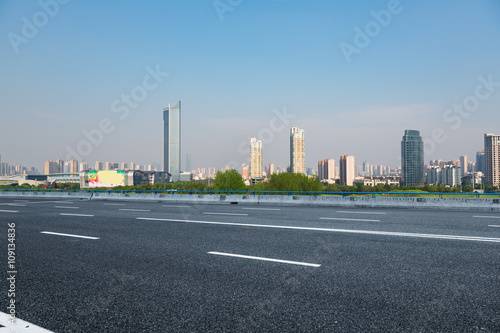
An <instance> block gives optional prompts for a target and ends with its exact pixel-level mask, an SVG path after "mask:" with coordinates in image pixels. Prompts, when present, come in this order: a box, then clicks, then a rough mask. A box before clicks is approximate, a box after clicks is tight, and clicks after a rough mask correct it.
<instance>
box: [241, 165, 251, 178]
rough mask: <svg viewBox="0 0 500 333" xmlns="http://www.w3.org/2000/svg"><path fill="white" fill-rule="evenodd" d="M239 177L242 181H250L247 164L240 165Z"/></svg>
mask: <svg viewBox="0 0 500 333" xmlns="http://www.w3.org/2000/svg"><path fill="white" fill-rule="evenodd" d="M241 171H242V172H241V176H242V177H243V180H249V179H250V170H249V167H248V164H242V165H241Z"/></svg>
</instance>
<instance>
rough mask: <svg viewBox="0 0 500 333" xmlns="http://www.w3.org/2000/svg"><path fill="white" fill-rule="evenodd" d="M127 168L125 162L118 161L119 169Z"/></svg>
mask: <svg viewBox="0 0 500 333" xmlns="http://www.w3.org/2000/svg"><path fill="white" fill-rule="evenodd" d="M127 169H128V165H127V163H125V162H121V163H120V170H127Z"/></svg>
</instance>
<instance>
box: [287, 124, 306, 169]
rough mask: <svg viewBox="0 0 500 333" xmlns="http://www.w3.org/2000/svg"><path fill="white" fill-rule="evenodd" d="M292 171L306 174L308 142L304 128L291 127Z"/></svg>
mask: <svg viewBox="0 0 500 333" xmlns="http://www.w3.org/2000/svg"><path fill="white" fill-rule="evenodd" d="M290 172H291V173H302V174H306V144H305V134H304V130H303V129H300V128H297V127H292V128H290Z"/></svg>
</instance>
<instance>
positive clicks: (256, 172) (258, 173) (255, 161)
mask: <svg viewBox="0 0 500 333" xmlns="http://www.w3.org/2000/svg"><path fill="white" fill-rule="evenodd" d="M250 178H252V179H255V178H262V141H260V140H257V139H256V138H251V139H250Z"/></svg>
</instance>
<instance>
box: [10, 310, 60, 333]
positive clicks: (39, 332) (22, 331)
mask: <svg viewBox="0 0 500 333" xmlns="http://www.w3.org/2000/svg"><path fill="white" fill-rule="evenodd" d="M9 319H10V316H9V315H8V314H7V313H4V312H0V325H2V326H5V328H0V332H2V333H3V332H6V333H7V332H8V333H53V332H52V331H49V330H46V329H45V328H42V327H40V326H37V325H35V324H32V323H28V322H27V321H24V320H21V319H19V318H16V321H15V323H14V324H12V323H10V321H9Z"/></svg>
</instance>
